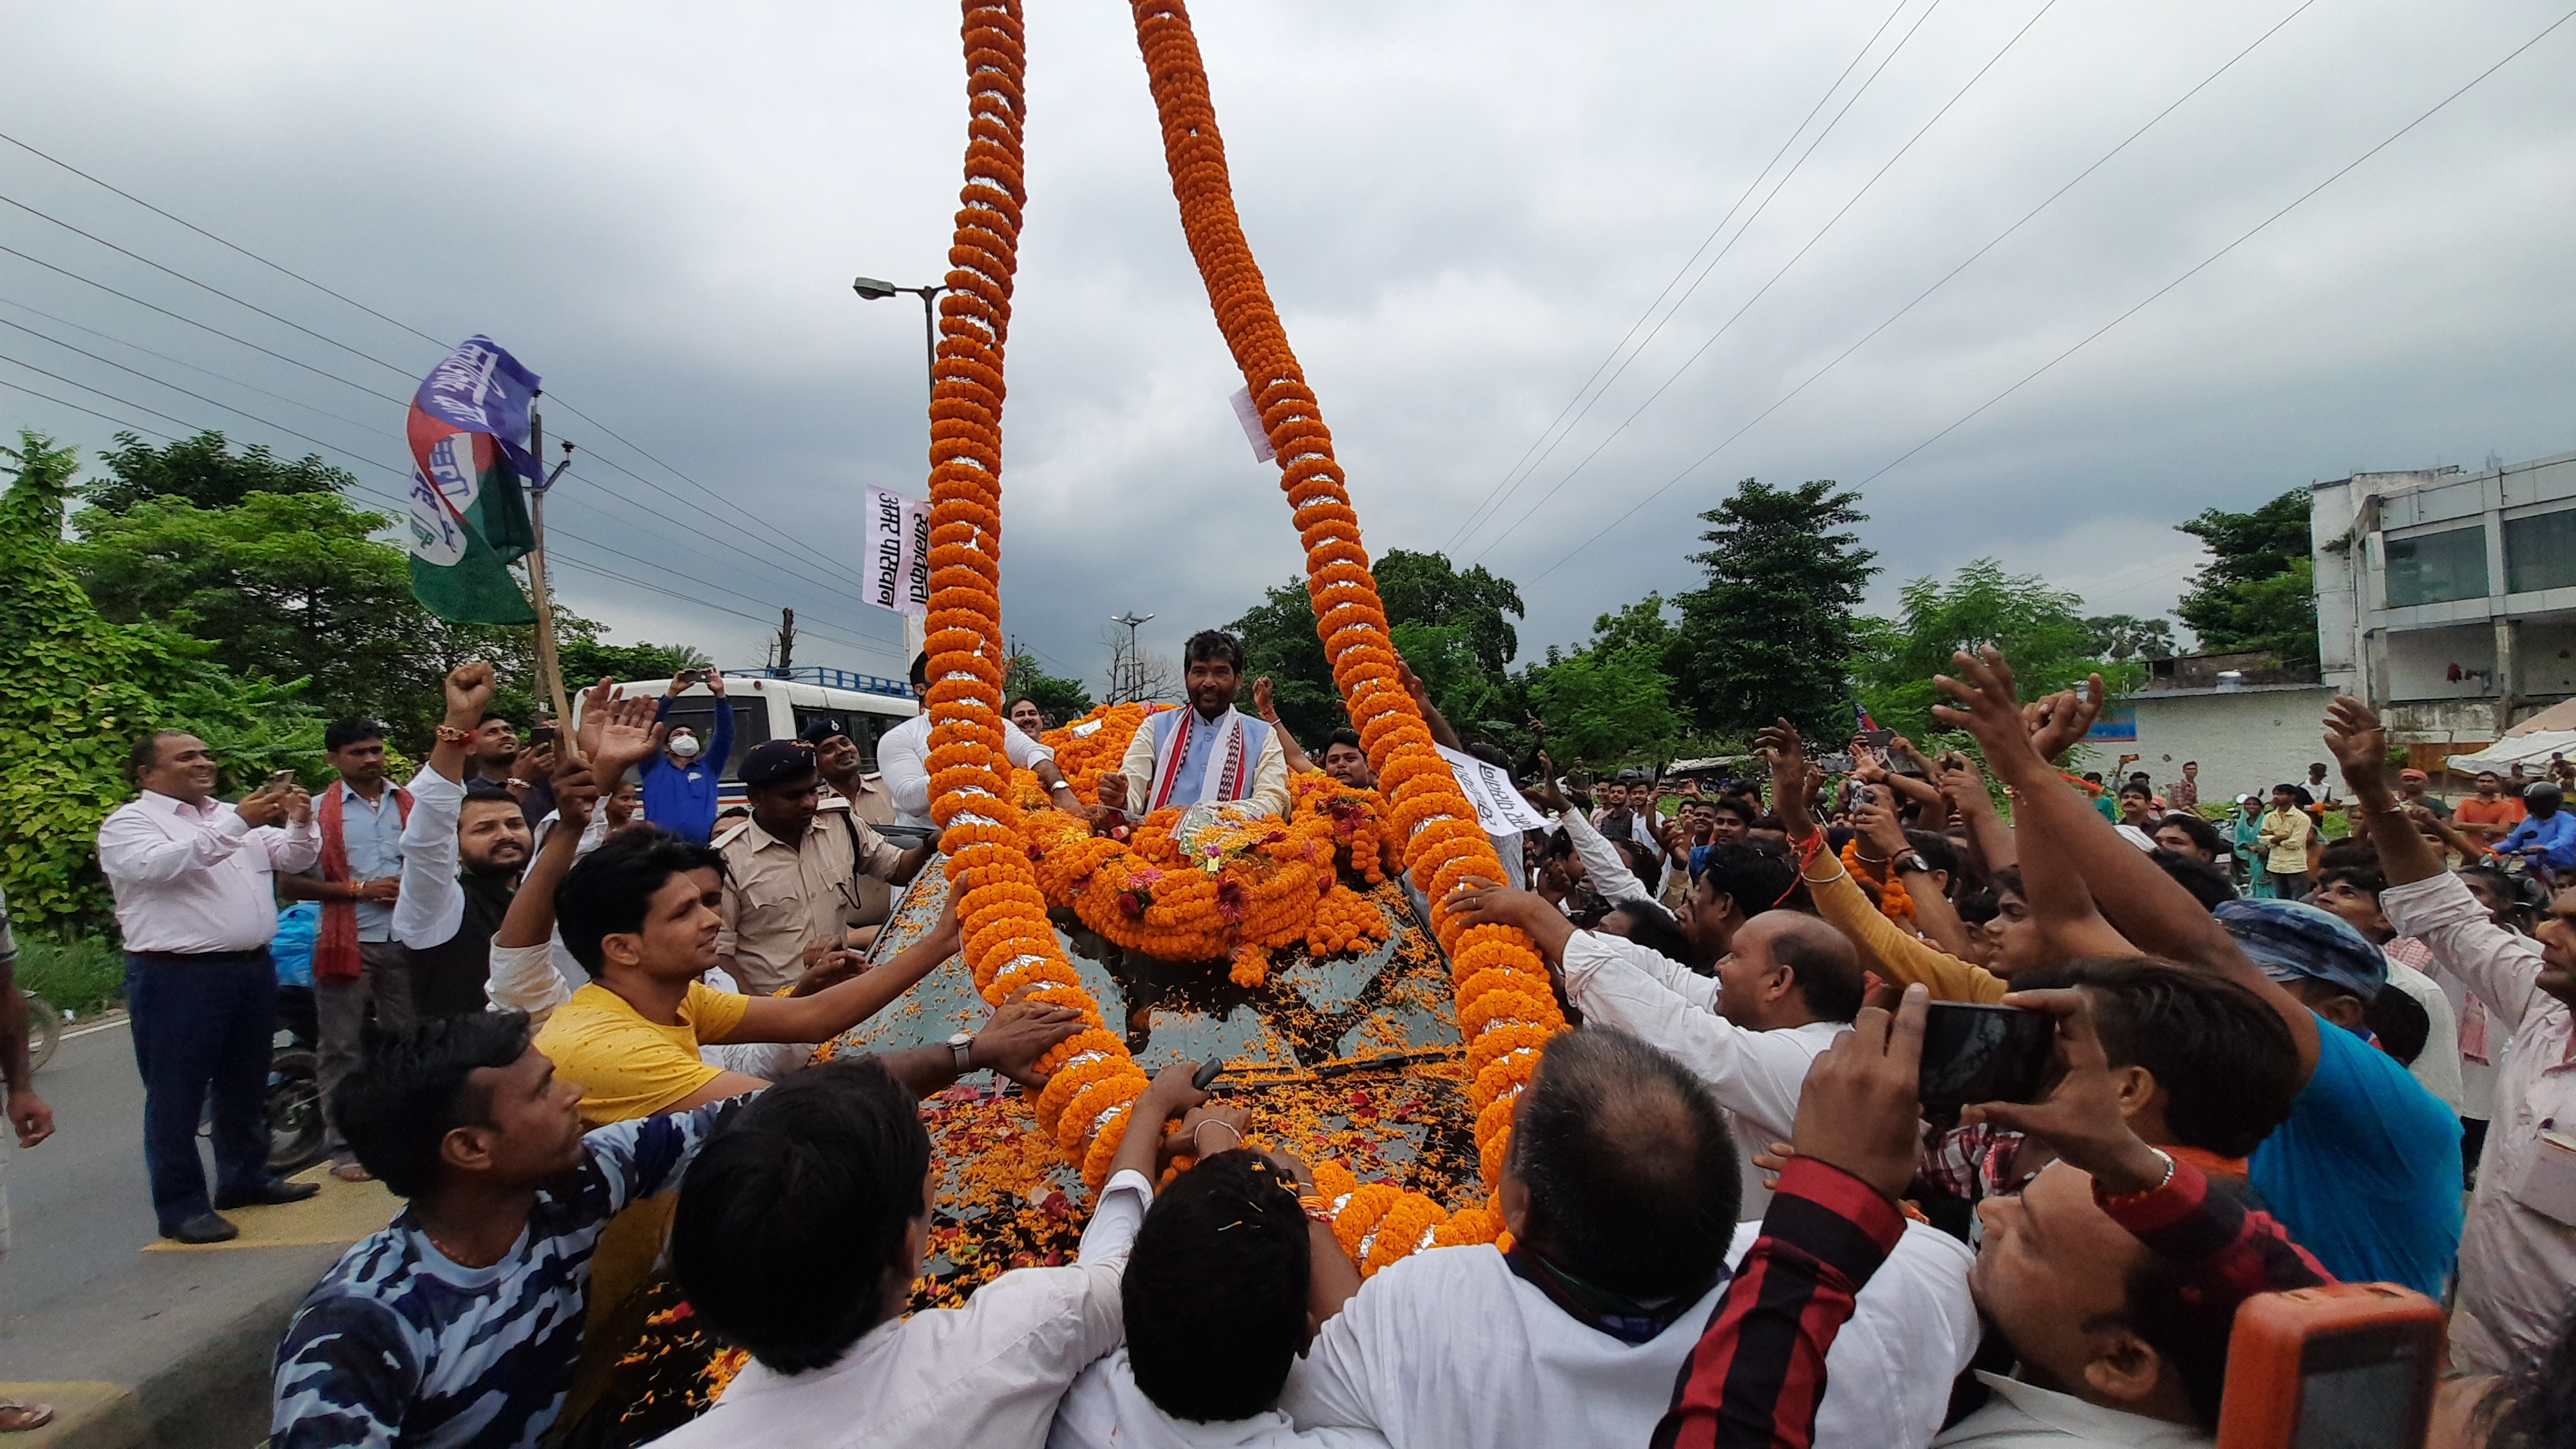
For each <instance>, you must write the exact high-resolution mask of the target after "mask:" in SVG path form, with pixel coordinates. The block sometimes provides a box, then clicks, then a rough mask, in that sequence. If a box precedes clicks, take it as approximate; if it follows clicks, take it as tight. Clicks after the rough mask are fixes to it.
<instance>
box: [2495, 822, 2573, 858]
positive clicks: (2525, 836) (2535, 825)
mask: <svg viewBox="0 0 2576 1449" xmlns="http://www.w3.org/2000/svg"><path fill="white" fill-rule="evenodd" d="M2532 845H2537V846H2539V847H2541V856H2540V858H2541V859H2543V860H2545V861H2548V862H2549V868H2550V869H2551V870H2576V815H2571V814H2569V813H2568V811H2567V810H2566V808H2565V807H2564V806H2562V807H2560V808H2559V810H2558V813H2556V814H2554V815H2552V816H2550V817H2549V818H2548V819H2546V820H2543V819H2541V818H2540V817H2539V816H2537V815H2526V816H2524V817H2523V821H2522V823H2521V824H2520V825H2517V826H2515V827H2514V828H2513V831H2512V833H2511V834H2508V835H2507V836H2505V838H2504V843H2503V844H2501V845H2498V846H2497V847H2496V850H2497V852H2498V853H2500V854H2504V855H2511V854H2512V853H2513V852H2515V851H2517V850H2521V849H2523V848H2524V847H2525V846H2532Z"/></svg>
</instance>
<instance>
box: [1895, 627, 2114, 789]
mask: <svg viewBox="0 0 2576 1449" xmlns="http://www.w3.org/2000/svg"><path fill="white" fill-rule="evenodd" d="M1985 652H1986V653H1987V654H1988V655H1989V656H1991V657H1993V658H1995V659H1996V660H1997V661H1998V662H2000V661H2001V659H2002V656H2001V655H1998V654H1996V653H1995V651H1994V647H1993V646H1992V645H1988V646H1987V648H1986V651H1985ZM2007 680H2009V674H2007ZM2102 700H2103V694H2102V676H2101V675H2098V674H2092V675H2087V676H2085V680H2084V688H2083V690H2082V691H2081V692H2080V693H2079V692H2078V691H2075V690H2072V689H2061V690H2059V691H2058V692H2057V693H2055V694H2052V695H2050V696H2048V697H2047V698H2046V699H2042V700H2038V701H2036V702H2034V703H2033V704H2032V705H2031V706H2030V707H2029V708H2028V709H2026V710H2024V711H2022V726H2023V730H2024V732H2025V733H2026V734H2027V735H2028V736H2029V739H2030V746H2031V748H2032V749H2034V750H2037V751H2038V752H2039V757H2040V758H2041V759H2043V760H2046V761H2048V762H2050V763H2051V764H2054V763H2056V762H2057V761H2058V760H2059V759H2060V758H2062V757H2064V755H2065V754H2066V752H2067V751H2068V750H2071V749H2073V748H2075V746H2076V743H2077V742H2078V741H2080V740H2082V739H2083V738H2084V736H2085V735H2087V734H2089V733H2091V732H2092V729H2093V721H2094V719H2095V717H2096V716H2098V715H2100V714H2101V713H2102ZM1934 713H1935V714H1938V713H1939V711H1938V710H1935V711H1934ZM1990 758H1991V757H1990Z"/></svg>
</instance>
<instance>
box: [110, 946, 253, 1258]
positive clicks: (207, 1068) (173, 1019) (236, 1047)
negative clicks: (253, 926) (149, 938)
mask: <svg viewBox="0 0 2576 1449" xmlns="http://www.w3.org/2000/svg"><path fill="white" fill-rule="evenodd" d="M125 1005H126V1010H127V1011H128V1012H130V1013H131V1014H132V1017H133V1030H134V1064H135V1066H136V1067H138V1068H140V1069H141V1070H142V1073H143V1165H144V1168H145V1170H146V1171H147V1172H149V1173H150V1174H151V1178H152V1211H153V1214H154V1215H155V1216H156V1217H158V1218H160V1220H161V1226H162V1227H163V1228H165V1229H166V1228H172V1227H176V1226H177V1225H179V1224H180V1223H183V1222H185V1221H187V1220H188V1219H189V1218H192V1217H196V1216H198V1215H199V1214H201V1213H209V1212H212V1211H214V1203H213V1201H212V1200H211V1199H210V1198H209V1197H208V1196H207V1194H206V1170H205V1166H204V1164H203V1163H202V1162H200V1161H199V1159H198V1157H197V1118H198V1117H199V1115H200V1114H201V1113H202V1112H203V1111H204V1110H205V1105H206V1098H207V1096H208V1095H209V1094H211V1095H212V1096H213V1097H214V1102H215V1113H214V1117H215V1132H214V1137H215V1177H216V1191H217V1192H218V1193H224V1194H230V1193H239V1192H248V1191H251V1190H253V1189H255V1188H257V1187H259V1186H260V1185H261V1184H262V1183H265V1182H267V1181H268V1176H269V1174H268V1058H269V1053H270V1051H271V1050H272V1048H273V1045H274V1039H275V1036H276V1032H277V967H276V966H275V964H273V963H272V962H271V961H270V960H269V956H268V948H267V947H265V946H263V947H261V948H260V949H259V950H256V951H237V952H227V953H223V954H219V955H202V956H180V955H163V954H160V953H157V952H155V953H138V954H129V955H128V956H127V957H126V958H125Z"/></svg>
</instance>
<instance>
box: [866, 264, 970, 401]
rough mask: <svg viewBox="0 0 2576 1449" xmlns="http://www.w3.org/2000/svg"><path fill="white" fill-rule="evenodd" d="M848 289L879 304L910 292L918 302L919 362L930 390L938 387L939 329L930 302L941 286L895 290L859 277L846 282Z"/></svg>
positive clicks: (941, 288) (875, 280) (867, 278)
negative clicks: (919, 326)
mask: <svg viewBox="0 0 2576 1449" xmlns="http://www.w3.org/2000/svg"><path fill="white" fill-rule="evenodd" d="M850 290H851V291H853V292H856V293H858V294H859V295H860V296H862V297H864V298H866V299H867V300H869V301H871V302H879V301H883V300H884V299H886V298H888V297H891V296H893V295H895V294H896V293H897V292H910V293H911V294H912V295H914V296H916V297H919V298H920V299H921V360H922V365H923V369H924V371H925V372H927V374H928V375H929V378H930V385H931V387H932V388H933V389H936V388H937V387H938V386H939V327H938V323H937V321H936V318H935V314H934V310H933V307H932V303H933V302H934V301H936V300H937V298H938V296H939V294H940V293H942V292H945V291H947V290H948V289H947V288H946V287H944V286H940V287H898V286H896V285H895V284H894V283H892V282H880V281H878V280H877V279H876V278H874V277H860V278H857V279H856V280H854V281H852V282H851V283H850Z"/></svg>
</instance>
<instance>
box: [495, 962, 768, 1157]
mask: <svg viewBox="0 0 2576 1449" xmlns="http://www.w3.org/2000/svg"><path fill="white" fill-rule="evenodd" d="M750 1005H751V998H750V997H747V996H739V995H736V994H735V993H733V992H730V991H718V990H716V989H715V988H713V987H711V986H708V985H707V984H706V983H705V982H703V981H692V982H690V983H689V994H688V996H687V997H686V998H685V999H683V1000H682V1001H681V1002H680V1024H679V1025H677V1026H659V1025H656V1024H654V1023H653V1022H649V1021H646V1020H645V1019H644V1017H643V1014H642V1013H640V1012H638V1011H637V1010H636V1009H635V1008H634V1007H632V1006H629V1005H628V1004H627V1002H626V998H625V997H622V996H620V995H618V994H617V993H616V992H614V991H611V990H609V989H608V988H607V987H605V986H602V985H600V984H599V983H598V982H596V981H594V982H591V983H590V984H589V985H587V986H584V987H582V988H581V989H580V990H579V991H576V992H574V993H573V994H572V999H571V1000H570V1001H567V1002H565V1003H564V1004H563V1005H561V1006H558V1007H556V1008H555V1012H554V1015H552V1016H550V1017H547V1018H546V1024H545V1025H544V1026H543V1027H542V1028H540V1029H539V1030H538V1032H537V1050H539V1051H541V1052H544V1053H545V1054H546V1056H547V1057H548V1058H549V1059H550V1060H552V1061H553V1062H554V1064H555V1070H556V1071H557V1072H559V1073H561V1074H562V1075H563V1076H565V1077H566V1078H569V1079H570V1080H572V1081H576V1082H579V1083H581V1118H582V1120H583V1121H585V1122H588V1123H590V1124H591V1125H592V1126H594V1127H597V1126H604V1125H606V1124H608V1123H610V1122H625V1121H630V1120H632V1119H634V1118H637V1117H650V1116H652V1115H653V1114H654V1113H656V1112H659V1111H661V1110H662V1109H663V1108H665V1107H668V1106H670V1105H671V1104H672V1103H674V1102H677V1101H679V1100H681V1099H682V1098H684V1097H687V1096H688V1095H689V1094H690V1093H692V1092H695V1091H697V1090H698V1089H699V1088H701V1087H704V1086H705V1085H706V1084H707V1083H709V1082H712V1081H714V1080H715V1079H716V1078H717V1077H718V1076H721V1075H722V1074H723V1069H722V1068H719V1067H714V1066H710V1065H709V1064H707V1063H706V1062H704V1061H701V1060H700V1059H699V1057H698V1043H699V1042H701V1041H722V1040H724V1039H725V1038H726V1037H727V1036H729V1035H731V1034H732V1032H733V1029H734V1028H735V1027H736V1026H739V1025H741V1024H742V1015H743V1012H744V1011H745V1010H747V1009H749V1007H750Z"/></svg>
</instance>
